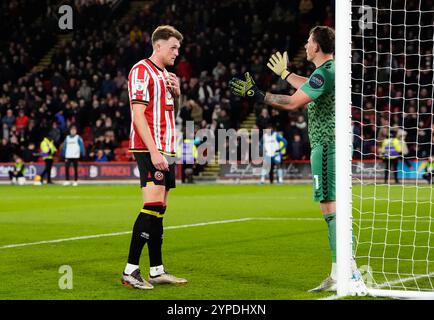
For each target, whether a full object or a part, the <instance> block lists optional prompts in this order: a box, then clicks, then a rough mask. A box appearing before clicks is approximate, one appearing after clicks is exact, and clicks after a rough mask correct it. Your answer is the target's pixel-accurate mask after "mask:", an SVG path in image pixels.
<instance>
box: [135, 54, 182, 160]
mask: <svg viewBox="0 0 434 320" xmlns="http://www.w3.org/2000/svg"><path fill="white" fill-rule="evenodd" d="M168 76H169V73H168V72H167V70H166V69H163V70H162V69H161V68H159V67H157V66H156V65H155V64H154V63H153V62H152V61H151V60H149V59H143V60H141V61H139V62H137V63H136V64H135V65H134V66H133V67H132V68H131V71H130V74H129V76H128V92H129V97H130V109H131V131H130V144H129V150H130V151H131V152H134V151H136V152H140V151H147V150H148V148H147V147H146V144H145V142H144V141H143V140H142V138H141V137H140V136H139V133H138V131H137V130H136V128H135V124H134V118H133V117H134V115H133V103H142V104H145V105H146V109H145V117H146V121H147V122H148V125H149V129H150V130H151V134H152V138H153V139H154V142H155V145H156V146H157V149H158V150H159V151H160V152H161V153H165V154H169V155H175V141H176V136H175V112H174V100H173V97H172V94H171V93H170V91H169V88H168V87H167V86H166V83H167V80H168Z"/></svg>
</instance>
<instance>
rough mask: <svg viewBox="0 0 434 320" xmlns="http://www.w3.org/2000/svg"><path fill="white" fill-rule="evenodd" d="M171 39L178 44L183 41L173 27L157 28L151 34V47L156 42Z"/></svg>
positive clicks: (179, 33)
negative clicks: (175, 40)
mask: <svg viewBox="0 0 434 320" xmlns="http://www.w3.org/2000/svg"><path fill="white" fill-rule="evenodd" d="M171 37H174V38H175V39H177V40H178V41H179V42H181V41H182V39H184V37H183V36H182V34H181V32H179V31H178V30H176V29H175V28H174V27H172V26H169V25H163V26H159V27H157V29H155V30H154V32H152V37H151V39H152V45H154V44H155V42H157V41H158V40H169V39H170V38H171Z"/></svg>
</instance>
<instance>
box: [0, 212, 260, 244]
mask: <svg viewBox="0 0 434 320" xmlns="http://www.w3.org/2000/svg"><path fill="white" fill-rule="evenodd" d="M249 220H252V218H242V219H232V220H218V221H209V222H201V223H194V224H183V225H179V226H168V227H165V228H164V229H165V230H170V229H182V228H191V227H199V226H207V225H212V224H223V223H232V222H241V221H249ZM129 233H131V231H123V232H114V233H103V234H94V235H89V236H81V237H72V238H64V239H55V240H45V241H37V242H29V243H17V244H8V245H5V246H1V247H0V249H8V248H16V247H26V246H34V245H38V244H48V243H59V242H65V241H75V240H84V239H92V238H102V237H113V236H120V235H124V234H129Z"/></svg>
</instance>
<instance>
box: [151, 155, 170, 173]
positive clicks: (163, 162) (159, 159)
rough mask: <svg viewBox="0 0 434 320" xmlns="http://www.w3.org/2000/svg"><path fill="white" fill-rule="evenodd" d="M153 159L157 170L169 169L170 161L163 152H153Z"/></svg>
mask: <svg viewBox="0 0 434 320" xmlns="http://www.w3.org/2000/svg"><path fill="white" fill-rule="evenodd" d="M151 161H152V164H153V165H154V167H155V168H156V169H157V170H160V171H169V163H168V162H167V159H166V158H165V157H164V156H163V155H162V154H161V153H159V152H151Z"/></svg>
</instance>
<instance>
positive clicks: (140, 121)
mask: <svg viewBox="0 0 434 320" xmlns="http://www.w3.org/2000/svg"><path fill="white" fill-rule="evenodd" d="M132 109H133V125H134V127H135V129H136V131H137V133H138V134H139V136H140V138H141V139H142V140H143V142H144V143H145V144H146V147H147V148H148V150H149V152H150V154H151V161H152V164H153V165H154V167H155V168H157V169H158V170H163V171H165V170H168V168H169V165H168V163H167V160H166V158H164V157H163V155H162V154H161V153H160V152H159V151H158V148H157V145H156V144H155V141H154V139H153V138H152V134H151V130H150V129H149V124H148V121H147V120H146V117H145V110H146V104H144V103H133V107H132Z"/></svg>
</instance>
